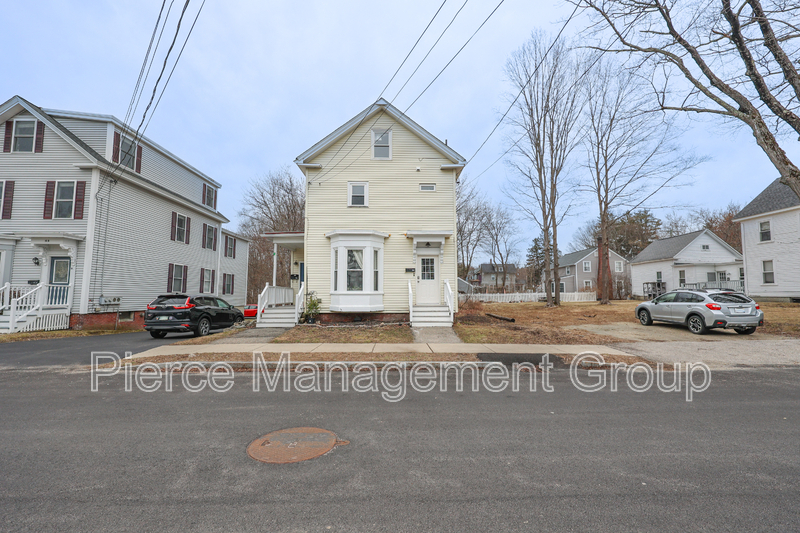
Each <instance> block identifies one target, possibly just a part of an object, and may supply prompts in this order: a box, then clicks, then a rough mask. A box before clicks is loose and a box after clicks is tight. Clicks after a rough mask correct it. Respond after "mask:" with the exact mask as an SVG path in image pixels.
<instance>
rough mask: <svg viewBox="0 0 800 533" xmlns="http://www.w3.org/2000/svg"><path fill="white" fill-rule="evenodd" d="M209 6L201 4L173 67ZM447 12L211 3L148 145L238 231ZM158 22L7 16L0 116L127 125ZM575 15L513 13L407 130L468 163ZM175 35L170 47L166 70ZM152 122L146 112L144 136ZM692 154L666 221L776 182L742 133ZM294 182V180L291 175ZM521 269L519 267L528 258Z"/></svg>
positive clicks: (121, 12) (437, 54)
mask: <svg viewBox="0 0 800 533" xmlns="http://www.w3.org/2000/svg"><path fill="white" fill-rule="evenodd" d="M200 3H201V1H200V0H192V2H191V4H190V6H189V8H188V10H187V12H186V16H185V18H184V22H183V29H184V31H183V32H182V33H181V37H180V38H179V39H178V43H177V44H176V50H175V51H174V52H173V54H176V53H177V51H178V49H179V48H180V45H182V43H183V36H184V35H185V31H187V30H188V27H189V26H190V25H191V22H192V20H193V19H194V16H195V14H196V13H197V10H198V8H199V6H200ZM440 4H441V1H439V0H433V1H418V0H405V1H403V2H370V1H365V0H364V1H361V0H341V1H338V2H331V1H294V2H274V1H273V2H260V1H247V0H226V1H224V2H223V1H220V0H207V2H206V4H205V7H204V8H203V11H202V13H201V14H200V17H199V19H198V22H197V25H196V27H195V28H194V31H193V33H192V36H191V38H190V40H189V42H188V44H187V46H186V50H185V52H184V53H183V56H182V58H181V60H180V63H179V64H178V67H177V69H176V70H175V74H174V75H173V77H172V80H171V81H170V84H169V86H168V88H167V90H166V93H165V95H164V97H163V99H162V100H161V103H160V104H159V106H158V108H157V110H156V111H155V114H154V116H153V119H152V122H151V123H150V125H149V128H148V129H147V132H146V135H147V136H148V137H150V138H151V139H153V140H154V141H155V142H157V143H159V144H161V145H162V146H164V147H165V148H167V149H168V150H170V151H171V152H173V153H174V154H176V155H178V156H179V157H181V158H183V159H185V160H186V161H188V162H189V163H190V164H192V165H194V166H195V167H197V168H198V169H200V170H202V171H203V172H205V173H207V174H208V175H210V176H211V177H213V178H214V179H216V180H217V181H219V182H220V183H222V185H223V189H222V191H221V192H220V195H219V206H218V207H219V209H220V210H221V211H222V212H223V214H225V215H226V216H227V217H228V218H230V219H231V220H232V224H231V226H232V227H233V228H235V227H236V225H237V224H238V217H237V216H236V214H237V212H238V211H239V209H240V201H241V198H242V195H243V193H244V191H245V190H246V188H247V184H248V181H249V180H251V179H254V178H258V177H259V176H262V175H264V174H265V173H267V172H268V171H269V170H271V169H276V168H278V167H280V166H282V165H291V164H292V161H293V160H294V158H295V157H296V156H297V155H299V154H300V153H302V152H303V151H304V150H306V149H307V148H309V147H310V146H311V145H313V144H314V143H315V142H317V141H318V140H319V139H321V138H322V137H324V136H325V135H327V134H328V133H330V132H331V131H333V130H334V129H335V128H337V127H339V126H340V125H341V124H342V123H344V122H345V121H347V120H348V119H350V118H351V117H352V116H354V115H355V114H357V113H358V112H360V111H361V110H362V109H364V108H365V107H367V106H368V105H369V104H370V103H372V102H373V101H375V100H376V98H377V97H378V95H379V94H380V93H381V90H382V89H383V87H384V86H385V85H386V83H387V82H388V81H389V79H390V78H391V76H392V74H393V73H394V71H395V70H396V69H397V67H398V66H399V65H400V63H401V62H402V60H403V58H404V57H405V56H406V54H407V53H408V51H409V50H410V49H411V47H412V46H413V44H414V42H415V41H416V40H417V38H418V37H419V35H420V33H421V32H422V30H423V29H424V28H425V25H426V24H427V23H428V22H429V20H430V19H431V17H432V16H433V14H434V13H435V12H436V10H437V9H438V7H439V5H440ZM167 5H169V1H168V2H167ZM462 5H464V2H462V1H461V0H449V1H448V2H447V3H446V4H445V6H444V8H443V9H442V11H441V13H440V14H439V16H438V17H437V19H436V20H435V21H434V23H433V25H432V26H431V28H430V29H429V30H428V33H427V34H426V37H425V38H424V39H423V40H422V41H421V42H420V44H419V46H418V48H417V50H416V51H415V53H414V54H413V55H412V57H411V58H410V59H409V61H408V63H407V64H406V66H405V67H404V68H403V70H402V71H401V72H400V74H399V75H398V77H397V79H396V80H395V81H394V82H393V83H392V85H391V86H390V87H389V89H388V90H387V91H386V93H385V94H384V97H385V98H387V99H388V100H390V101H392V103H394V104H395V105H396V106H397V107H398V108H400V109H401V110H404V109H406V107H407V106H408V105H409V104H410V103H411V102H412V101H413V100H414V99H415V98H416V97H417V96H418V95H419V94H420V92H421V91H422V90H423V89H424V88H425V86H426V85H428V84H429V83H430V81H431V80H432V79H433V78H434V77H435V76H436V74H437V73H438V72H439V70H440V69H441V68H442V67H443V66H444V65H445V64H446V63H447V61H449V60H450V59H451V58H452V57H453V55H454V54H455V53H456V51H457V50H458V49H459V48H460V47H461V46H462V45H463V44H464V42H465V41H466V40H467V38H468V37H469V36H470V35H471V34H472V32H473V31H475V29H476V28H477V27H478V26H479V25H480V24H481V22H483V20H484V19H485V18H486V17H487V16H488V14H489V13H490V12H491V11H492V9H494V7H495V6H496V5H497V2H496V1H494V0H492V1H491V2H488V1H486V0H483V1H479V0H473V1H471V2H467V4H466V6H465V7H464V9H463V11H462V12H461V13H460V14H459V16H458V17H457V18H456V20H455V22H454V23H453V25H452V27H451V28H450V29H449V30H448V32H447V33H446V34H445V35H444V37H443V38H442V40H441V42H440V43H439V44H438V45H437V47H436V49H434V51H433V53H432V54H431V55H430V57H429V58H428V59H427V61H426V62H425V64H424V65H423V66H422V68H421V69H420V70H419V72H417V74H416V75H415V76H414V77H413V78H412V79H411V81H410V82H409V83H408V85H407V86H406V87H405V89H403V91H402V92H401V93H400V95H399V96H397V97H396V98H395V94H396V93H397V91H398V90H399V89H400V87H401V86H402V84H403V83H404V82H405V80H406V79H407V78H408V76H409V75H410V74H411V72H412V70H413V68H414V67H415V66H416V64H417V63H418V62H419V61H420V60H421V58H422V56H423V55H424V53H426V52H427V50H428V49H429V48H430V46H431V45H432V44H433V42H434V40H435V39H436V38H437V37H438V36H439V34H440V33H441V31H442V30H443V29H444V27H445V26H446V25H447V24H448V23H449V22H450V20H451V19H452V17H453V15H454V14H455V13H456V11H457V10H458V9H459V8H460V7H461V6H462ZM182 6H183V1H182V0H177V1H176V2H175V4H174V6H173V8H172V9H173V11H172V14H171V15H170V21H171V23H170V28H174V22H175V20H176V19H175V17H176V16H177V14H178V12H179V10H180V8H181V7H182ZM160 7H161V2H160V1H158V0H139V1H137V2H105V1H101V0H98V1H87V0H82V1H73V2H68V1H63V0H61V1H36V2H7V3H6V4H5V5H4V8H3V18H4V20H5V21H6V24H4V32H5V34H6V41H5V42H6V43H7V44H6V46H5V50H4V53H3V54H2V59H0V65H2V66H3V67H4V68H3V69H2V72H3V75H2V76H0V100H1V101H5V100H7V99H8V98H10V97H12V96H13V95H15V94H19V95H20V96H22V97H24V98H26V99H28V100H30V101H32V102H33V103H34V104H36V105H39V106H41V107H44V108H51V109H62V110H70V111H82V112H92V113H102V114H111V115H115V116H116V117H118V118H120V119H123V118H124V117H125V113H126V110H127V107H128V102H129V100H130V97H131V94H132V92H133V89H134V85H135V83H136V79H137V77H138V75H139V69H140V67H141V63H142V60H143V58H144V54H145V51H146V49H147V44H148V42H149V39H150V35H151V32H152V29H153V25H154V24H155V20H156V17H157V15H158V11H159V8H160ZM570 11H571V6H568V5H566V4H565V3H563V2H558V1H556V2H552V1H546V0H545V1H536V2H534V1H531V0H506V1H505V2H504V3H503V4H502V6H500V8H499V9H498V10H497V12H496V13H495V14H494V16H493V17H492V18H491V19H490V20H489V21H488V22H487V24H486V25H485V26H484V27H483V29H482V30H481V31H480V32H479V33H478V34H477V35H476V36H475V38H474V39H473V40H472V41H471V42H470V43H469V44H468V45H467V47H466V48H465V49H464V50H463V51H462V52H461V54H460V55H459V56H458V58H456V59H455V61H453V63H452V64H451V65H450V67H448V69H447V70H446V71H445V72H444V74H442V75H441V76H440V77H439V78H438V80H436V82H435V83H434V84H433V85H432V86H431V87H430V89H428V91H427V92H426V93H425V94H424V95H423V96H422V97H421V98H420V99H419V101H417V102H416V103H415V104H414V106H413V107H412V108H411V109H410V110H409V111H408V115H409V116H410V117H411V118H412V119H414V120H415V121H417V122H418V123H420V124H421V125H422V126H423V127H425V128H426V129H427V130H429V131H430V132H431V133H433V134H434V135H436V136H437V137H439V138H441V139H447V140H448V143H449V145H450V146H451V147H453V148H454V149H455V150H457V151H458V152H459V153H461V155H463V156H464V157H466V158H468V159H469V158H470V157H472V155H473V154H474V153H475V151H476V150H477V149H478V147H479V146H480V144H481V142H483V140H484V139H485V138H486V136H487V135H488V134H489V132H490V131H491V129H492V128H493V127H494V126H495V124H496V123H497V121H498V119H499V117H500V115H501V114H502V112H504V111H505V109H506V107H507V103H506V102H507V100H506V97H507V95H508V93H509V92H510V87H509V85H508V83H507V82H506V80H505V79H504V75H503V68H504V64H505V62H506V60H507V59H508V57H509V55H510V54H511V53H512V52H513V51H514V50H515V49H517V48H518V47H519V46H520V45H522V44H523V43H524V42H525V40H526V39H528V37H529V36H530V33H531V31H532V30H533V29H535V28H542V29H545V30H546V31H549V32H552V33H556V32H557V31H558V29H559V27H560V25H561V23H562V22H563V21H564V20H565V19H566V17H567V16H568V15H569V12H570ZM580 26H581V21H580V20H576V21H573V22H572V23H571V25H570V28H569V31H568V32H567V33H572V32H575V31H577V30H579V29H580ZM170 31H172V30H170V29H168V30H167V32H165V34H164V37H163V39H162V43H161V47H160V48H159V55H158V61H159V63H160V62H161V61H163V52H165V51H166V49H167V47H168V44H169V41H170V40H171V37H172V35H168V33H170ZM157 68H160V64H158V65H154V67H153V71H152V72H151V74H150V76H151V78H150V80H148V83H147V94H146V95H145V96H143V97H142V99H143V100H144V99H146V98H149V94H150V92H151V91H152V83H153V81H154V79H155V76H156V74H157V72H156V70H157ZM165 78H166V75H165ZM162 83H163V80H162ZM142 111H143V104H142V106H141V108H140V109H139V112H138V113H137V116H136V119H135V120H134V121H133V123H134V124H135V125H138V122H139V120H140V118H141V113H142ZM503 137H504V136H503V130H502V128H501V129H500V130H498V132H497V133H496V134H495V135H494V136H493V137H492V138H491V139H490V141H489V142H488V143H487V144H486V146H485V147H484V148H483V149H482V150H481V152H480V153H479V154H478V155H477V157H475V158H474V160H472V161H471V162H470V164H469V165H468V166H467V169H466V170H465V173H466V175H471V176H477V175H478V174H480V173H481V172H483V171H484V170H485V169H486V168H487V167H488V166H489V165H490V164H491V163H492V162H493V161H494V160H496V159H497V158H498V157H499V156H500V154H502V153H503V152H504V151H505V148H506V147H505V146H504V141H503ZM795 144H796V143H795ZM684 145H685V147H686V148H687V149H694V150H696V151H697V153H698V154H699V155H704V156H708V157H710V160H709V162H707V163H704V164H703V165H701V166H700V167H699V168H697V169H696V170H695V172H694V173H693V176H692V177H691V179H690V180H689V181H690V182H691V183H692V185H691V186H689V187H685V188H683V189H680V190H678V191H667V192H665V193H664V194H662V195H661V196H659V197H658V198H657V199H656V200H657V203H659V204H660V205H664V206H674V205H687V204H692V205H695V206H705V207H709V208H719V207H723V206H725V205H727V204H728V203H729V202H731V201H733V202H737V203H740V204H742V205H744V204H746V203H747V202H749V201H750V200H751V199H752V198H753V197H754V196H755V195H756V194H758V193H759V192H760V191H761V190H762V189H763V188H764V187H766V185H768V184H769V183H770V182H771V181H772V180H773V179H775V178H776V177H777V173H776V171H775V170H774V168H773V167H772V166H771V165H770V163H769V161H768V160H767V158H766V156H764V155H763V153H762V152H761V151H760V149H758V147H757V146H756V145H755V142H754V141H753V138H752V136H751V135H750V134H748V133H747V132H746V131H743V130H739V132H738V133H737V132H731V131H730V130H729V129H724V128H722V127H719V126H718V125H716V124H715V123H714V122H700V123H696V124H695V125H694V126H693V127H692V129H691V130H690V131H689V133H687V135H686V136H685V139H684ZM791 155H797V154H795V153H793V154H791ZM292 170H293V171H295V172H297V173H298V174H299V170H298V169H297V168H296V167H294V166H293V165H292ZM509 171H510V170H509V169H508V167H507V166H505V165H504V164H502V162H501V163H498V164H496V165H495V166H494V167H492V168H491V170H489V171H488V172H486V173H484V174H483V175H482V176H481V177H480V179H479V180H478V184H479V187H480V188H481V190H482V191H484V192H485V193H486V194H487V195H488V196H489V197H490V198H492V199H493V200H495V201H498V202H507V200H506V199H505V198H504V196H503V194H502V193H501V192H500V188H501V185H502V183H503V182H504V181H505V180H506V178H507V173H508V172H509ZM667 211H668V210H662V211H659V212H657V215H658V216H663V215H665V214H666V212H667ZM576 213H580V214H576V215H575V216H573V217H572V218H570V219H569V220H567V221H566V223H565V225H564V227H563V228H562V229H561V230H560V239H561V243H562V248H563V249H566V248H567V245H568V243H569V241H570V240H571V234H572V232H573V231H574V229H575V228H577V227H578V226H580V225H581V224H582V223H583V222H584V221H585V220H586V218H587V217H592V216H595V215H596V208H594V207H593V206H592V205H591V203H587V204H586V205H585V206H584V207H582V208H581V209H578V210H576ZM520 226H521V228H522V233H523V234H524V236H525V237H524V240H525V246H527V244H528V243H529V241H530V239H531V238H533V237H534V236H535V234H536V233H537V232H536V231H534V230H533V229H532V227H531V223H529V222H525V221H522V222H521V223H520ZM520 255H521V257H524V252H522V250H521V254H520Z"/></svg>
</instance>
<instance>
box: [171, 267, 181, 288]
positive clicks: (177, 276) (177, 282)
mask: <svg viewBox="0 0 800 533" xmlns="http://www.w3.org/2000/svg"><path fill="white" fill-rule="evenodd" d="M183 269H184V266H183V265H174V266H173V268H172V291H173V292H183Z"/></svg>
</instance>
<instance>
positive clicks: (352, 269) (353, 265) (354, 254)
mask: <svg viewBox="0 0 800 533" xmlns="http://www.w3.org/2000/svg"><path fill="white" fill-rule="evenodd" d="M347 290H348V291H362V290H364V250H347Z"/></svg>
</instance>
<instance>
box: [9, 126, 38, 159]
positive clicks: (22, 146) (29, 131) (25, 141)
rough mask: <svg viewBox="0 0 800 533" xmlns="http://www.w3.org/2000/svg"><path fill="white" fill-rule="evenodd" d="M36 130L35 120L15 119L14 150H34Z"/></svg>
mask: <svg viewBox="0 0 800 533" xmlns="http://www.w3.org/2000/svg"><path fill="white" fill-rule="evenodd" d="M35 132H36V121H35V120H15V121H14V151H15V152H33V137H34V134H35Z"/></svg>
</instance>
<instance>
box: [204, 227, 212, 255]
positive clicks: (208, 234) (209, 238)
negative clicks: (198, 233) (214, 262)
mask: <svg viewBox="0 0 800 533" xmlns="http://www.w3.org/2000/svg"><path fill="white" fill-rule="evenodd" d="M214 230H215V228H214V226H206V234H205V235H204V236H203V237H204V238H205V240H206V248H210V249H213V248H214Z"/></svg>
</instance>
